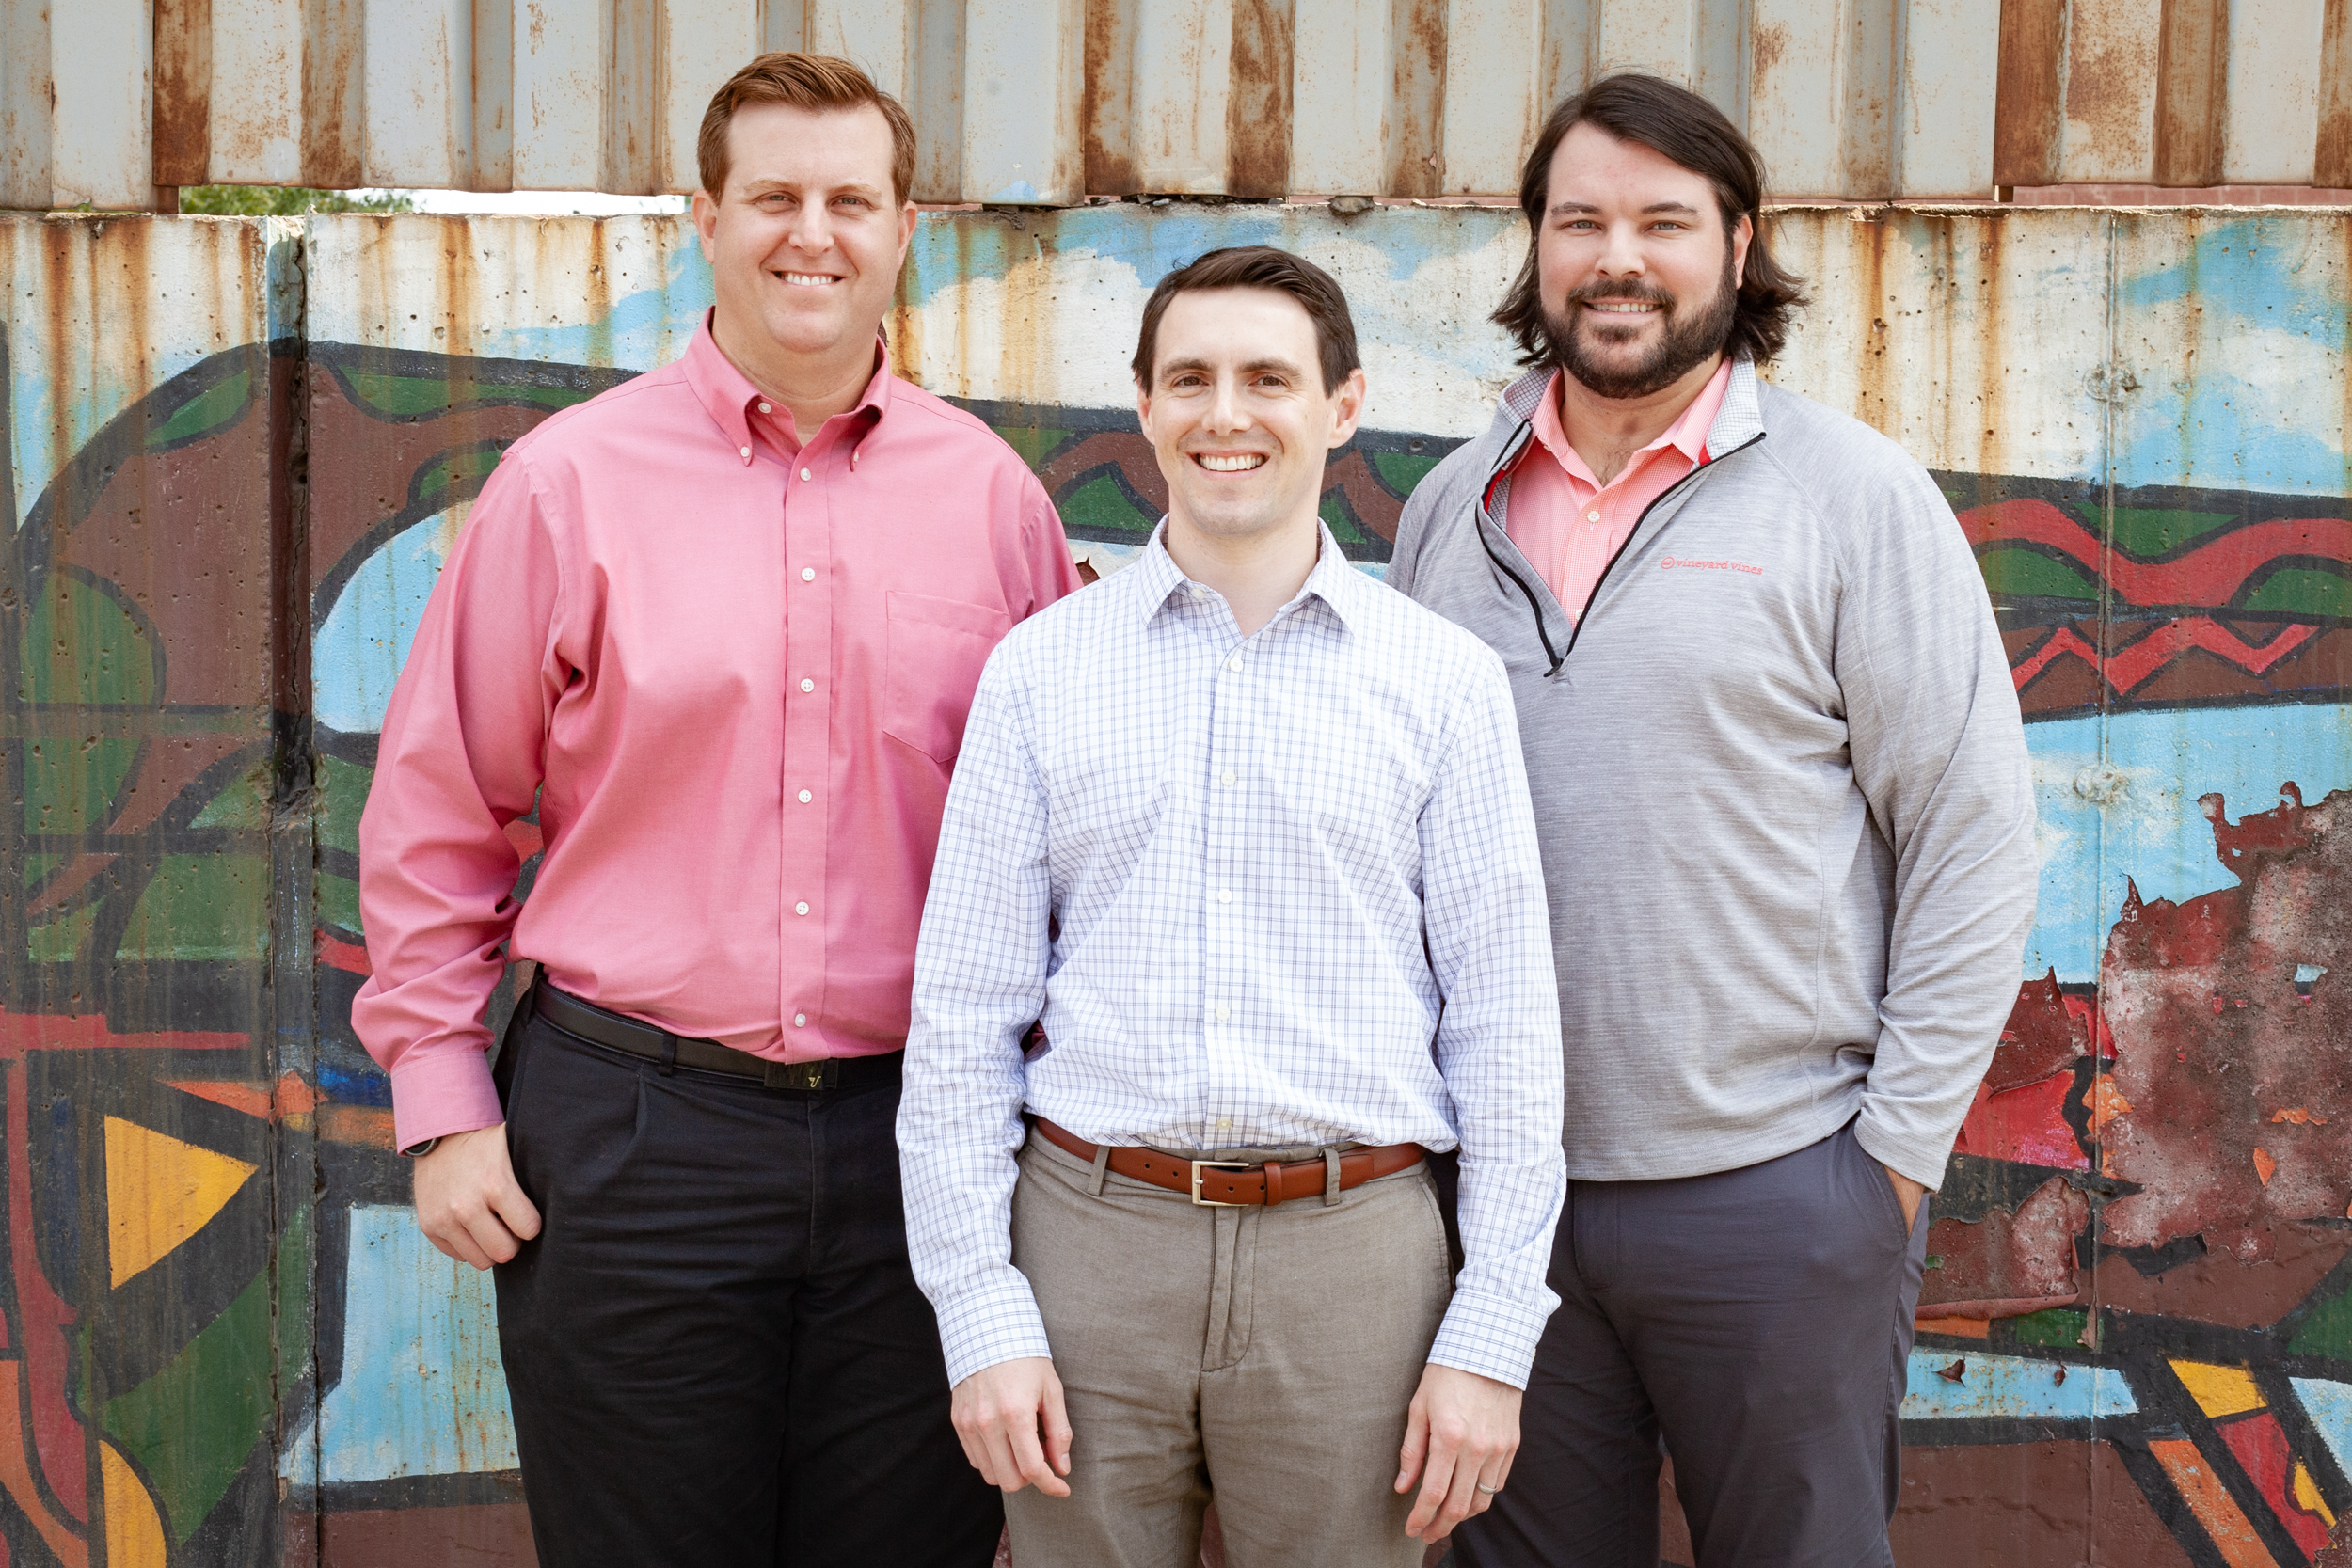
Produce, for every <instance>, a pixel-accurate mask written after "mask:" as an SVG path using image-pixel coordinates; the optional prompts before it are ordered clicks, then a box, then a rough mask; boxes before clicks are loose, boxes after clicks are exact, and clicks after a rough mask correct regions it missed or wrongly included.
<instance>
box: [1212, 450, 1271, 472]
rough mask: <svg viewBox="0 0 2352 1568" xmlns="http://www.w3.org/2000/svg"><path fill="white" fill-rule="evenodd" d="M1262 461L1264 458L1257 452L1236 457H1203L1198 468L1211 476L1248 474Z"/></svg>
mask: <svg viewBox="0 0 2352 1568" xmlns="http://www.w3.org/2000/svg"><path fill="white" fill-rule="evenodd" d="M1264 461H1265V458H1264V456H1263V454H1261V453H1258V452H1245V453H1243V454H1242V455H1241V456H1238V457H1206V456H1204V457H1202V458H1200V466H1201V467H1204V468H1206V469H1208V470H1209V472H1211V473H1213V474H1239V473H1248V471H1249V470H1250V469H1252V468H1254V467H1258V466H1259V465H1260V464H1262V463H1263V462H1264Z"/></svg>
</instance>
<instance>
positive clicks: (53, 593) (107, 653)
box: [18, 572, 155, 705]
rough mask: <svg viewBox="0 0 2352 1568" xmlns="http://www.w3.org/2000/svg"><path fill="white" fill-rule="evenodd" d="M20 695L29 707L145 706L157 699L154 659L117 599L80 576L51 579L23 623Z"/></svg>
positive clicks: (145, 640) (151, 651)
mask: <svg viewBox="0 0 2352 1568" xmlns="http://www.w3.org/2000/svg"><path fill="white" fill-rule="evenodd" d="M19 657H20V658H21V659H22V660H23V662H22V663H21V664H20V665H19V666H18V668H19V669H20V670H21V671H22V672H23V673H22V675H21V676H20V677H19V678H20V680H21V681H22V686H21V689H20V696H21V698H22V700H24V701H25V702H28V703H56V704H72V705H83V704H90V703H130V704H144V703H151V702H153V701H154V700H155V656H154V650H153V649H151V648H150V647H149V646H148V643H147V636H146V634H145V633H144V632H142V631H141V630H140V629H139V625H138V623H137V622H136V621H135V620H134V619H132V617H131V616H130V615H129V614H128V613H127V612H126V611H125V610H123V608H122V606H121V605H119V604H118V603H116V602H115V599H114V596H113V595H112V594H107V593H105V592H104V591H103V590H102V589H100V588H97V587H95V586H94V585H92V584H90V583H88V582H85V581H84V580H82V579H81V578H76V577H71V576H68V575H67V574H65V573H62V572H55V573H52V574H50V576H49V578H48V579H47V580H46V581H45V582H44V583H43V584H42V586H41V593H40V597H39V598H38V599H36V600H34V601H33V609H32V613H31V614H29V615H27V616H26V617H25V618H24V633H23V642H22V646H21V648H20V651H19Z"/></svg>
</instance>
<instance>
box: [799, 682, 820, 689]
mask: <svg viewBox="0 0 2352 1568" xmlns="http://www.w3.org/2000/svg"><path fill="white" fill-rule="evenodd" d="M801 689H802V690H803V691H814V690H816V689H817V683H816V682H815V681H812V680H803V681H802V682H801Z"/></svg>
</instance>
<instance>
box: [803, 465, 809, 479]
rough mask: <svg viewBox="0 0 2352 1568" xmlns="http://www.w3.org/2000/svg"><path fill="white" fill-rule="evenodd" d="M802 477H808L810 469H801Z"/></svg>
mask: <svg viewBox="0 0 2352 1568" xmlns="http://www.w3.org/2000/svg"><path fill="white" fill-rule="evenodd" d="M801 477H802V478H803V479H806V478H808V470H807V469H806V468H803V469H802V470H801Z"/></svg>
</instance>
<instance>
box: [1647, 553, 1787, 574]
mask: <svg viewBox="0 0 2352 1568" xmlns="http://www.w3.org/2000/svg"><path fill="white" fill-rule="evenodd" d="M1677 566H1682V567H1687V568H1688V569H1690V570H1692V571H1696V572H1745V573H1747V574H1748V575H1749V576H1750V577H1756V578H1760V577H1762V576H1763V575H1764V568H1763V567H1761V566H1751V565H1749V564H1748V563H1747V562H1744V561H1685V560H1683V559H1682V558H1681V557H1680V556H1674V555H1670V556H1668V557H1666V559H1665V560H1663V561H1661V562H1659V563H1658V569H1659V570H1660V571H1661V572H1671V571H1673V570H1674V569H1675V568H1676V567H1677Z"/></svg>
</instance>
